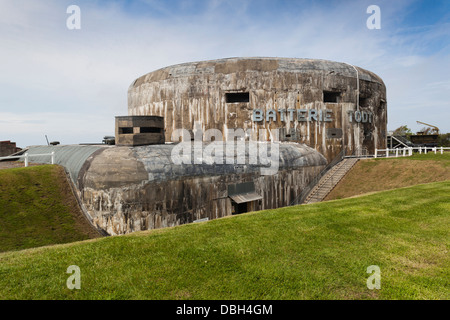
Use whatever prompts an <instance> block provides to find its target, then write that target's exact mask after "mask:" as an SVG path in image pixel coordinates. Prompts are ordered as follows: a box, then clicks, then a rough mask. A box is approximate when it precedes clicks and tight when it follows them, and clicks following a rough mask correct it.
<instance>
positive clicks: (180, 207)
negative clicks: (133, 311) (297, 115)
mask: <svg viewBox="0 0 450 320" xmlns="http://www.w3.org/2000/svg"><path fill="white" fill-rule="evenodd" d="M175 147H176V145H160V146H143V147H135V148H132V147H114V148H105V149H103V150H102V151H101V152H99V153H97V154H96V155H95V156H93V157H91V158H90V159H89V160H88V161H87V162H86V163H85V165H84V167H83V168H82V169H81V170H80V176H79V179H78V181H79V182H80V184H79V188H80V195H81V199H82V200H83V203H84V205H85V207H86V209H87V210H88V212H89V214H90V215H91V217H92V218H93V221H94V223H96V224H97V225H98V226H99V227H100V228H102V229H104V230H106V231H107V232H108V233H109V234H111V235H115V234H124V233H129V232H133V231H139V230H147V229H153V228H161V227H168V226H176V225H179V224H184V223H190V222H193V221H195V220H199V219H205V218H207V219H216V218H220V217H224V216H228V215H231V214H232V210H233V204H232V201H231V199H230V198H229V194H228V187H229V186H230V185H232V184H242V183H248V182H250V183H251V182H253V183H254V187H255V190H254V192H255V193H256V194H258V195H259V196H260V197H261V200H259V201H253V202H252V207H251V210H262V209H270V208H278V207H283V206H288V205H290V204H291V202H292V201H294V200H295V198H296V197H297V196H298V195H299V194H300V193H301V191H302V189H303V187H304V186H305V185H307V184H308V183H309V182H310V181H311V179H313V178H314V177H315V176H316V175H317V173H319V172H320V170H321V169H322V168H323V167H324V166H325V165H326V159H325V158H324V157H323V156H322V155H321V154H319V153H318V152H317V151H315V150H314V149H312V148H309V147H307V146H304V145H300V144H287V143H286V144H280V145H279V159H277V160H279V167H278V171H277V173H276V174H273V175H262V174H261V172H260V169H261V168H262V167H263V166H262V165H248V164H245V165H234V164H233V165H226V164H224V165H216V164H214V163H212V162H211V161H209V159H208V158H206V157H205V158H203V159H202V163H200V164H193V165H185V164H180V165H176V164H173V163H172V161H171V159H170V155H171V152H172V150H173V148H175ZM203 148H206V146H204V147H203ZM193 152H194V151H193Z"/></svg>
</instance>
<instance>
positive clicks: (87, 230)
mask: <svg viewBox="0 0 450 320" xmlns="http://www.w3.org/2000/svg"><path fill="white" fill-rule="evenodd" d="M96 237H99V235H98V234H97V232H96V231H95V230H93V228H92V227H91V226H90V225H89V223H88V222H87V221H86V219H85V218H84V216H82V213H81V211H80V209H79V207H78V205H77V202H76V200H75V198H74V196H73V194H72V191H71V189H70V186H69V184H68V182H67V180H66V177H65V173H64V169H63V168H62V167H60V166H51V165H46V166H33V167H28V168H15V169H4V170H0V252H2V251H10V250H21V249H27V248H33V247H38V246H44V245H51V244H57V243H68V242H73V241H79V240H86V239H90V238H96Z"/></svg>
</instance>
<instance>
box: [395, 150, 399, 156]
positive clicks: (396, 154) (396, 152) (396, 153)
mask: <svg viewBox="0 0 450 320" xmlns="http://www.w3.org/2000/svg"><path fill="white" fill-rule="evenodd" d="M395 157H396V158H397V157H398V148H395Z"/></svg>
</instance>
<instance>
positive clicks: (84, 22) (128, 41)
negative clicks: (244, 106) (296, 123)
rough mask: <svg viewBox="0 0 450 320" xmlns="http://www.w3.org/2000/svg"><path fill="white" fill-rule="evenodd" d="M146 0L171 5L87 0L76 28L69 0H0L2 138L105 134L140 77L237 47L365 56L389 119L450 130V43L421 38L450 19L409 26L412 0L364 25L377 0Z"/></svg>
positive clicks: (251, 52) (25, 140)
mask: <svg viewBox="0 0 450 320" xmlns="http://www.w3.org/2000/svg"><path fill="white" fill-rule="evenodd" d="M146 1H147V2H149V3H151V4H152V6H153V7H152V8H154V9H153V10H154V12H155V13H161V14H162V16H161V17H157V18H149V17H148V16H145V15H137V14H131V13H126V12H124V11H123V8H122V7H121V5H119V4H120V3H116V4H114V3H110V2H108V3H107V4H105V2H83V1H78V2H79V6H80V8H81V15H82V16H81V17H82V19H81V26H82V29H81V30H68V29H67V28H66V23H65V22H66V18H67V17H68V14H67V13H66V8H67V6H68V5H70V4H72V3H71V2H70V1H51V0H47V1H46V0H41V1H24V0H16V1H9V0H0V41H1V43H2V46H1V48H0V59H1V61H3V62H5V63H2V64H1V65H0V85H1V87H2V89H1V90H0V135H1V136H0V139H1V140H4V139H6V140H10V139H11V140H15V141H16V142H17V143H18V145H19V146H24V145H29V144H34V143H36V142H34V141H35V138H34V137H35V136H41V135H42V134H44V131H45V132H50V131H49V130H52V131H51V133H52V135H55V136H61V137H63V138H61V140H64V141H67V142H68V143H76V142H81V141H88V140H90V141H98V140H99V139H101V138H102V135H105V134H111V133H112V132H111V130H112V128H113V126H114V116H116V115H124V114H127V89H128V86H129V85H130V84H131V82H132V81H133V80H134V79H136V78H137V77H139V76H141V75H143V74H145V73H148V72H150V71H153V70H155V69H158V68H161V67H164V66H167V65H172V64H176V63H182V62H188V61H198V60H205V59H216V58H224V57H234V56H278V57H299V58H302V57H304V58H320V59H329V60H335V61H342V62H347V63H351V64H354V65H358V66H360V67H362V68H365V69H368V70H371V71H373V72H375V73H377V74H378V75H379V76H381V77H382V78H383V80H384V81H385V83H386V85H387V87H388V109H389V121H390V123H389V127H396V126H397V124H399V125H401V124H409V125H410V124H411V121H412V122H414V123H415V121H416V120H420V119H424V118H426V119H428V120H429V121H430V122H431V123H433V121H434V122H437V123H438V124H437V125H438V126H440V127H441V129H442V130H444V131H450V127H449V124H448V123H447V121H445V117H446V118H447V119H448V118H449V114H448V112H449V111H448V110H449V108H448V103H447V101H446V93H445V90H446V88H447V87H446V86H447V85H448V80H447V79H448V76H447V73H448V71H449V70H450V65H449V62H448V61H450V59H448V58H449V54H448V47H447V49H446V50H444V51H443V52H442V51H441V52H438V53H436V54H435V55H434V56H433V55H430V54H428V55H427V54H424V52H423V50H418V48H420V47H421V46H422V47H423V46H424V45H427V44H430V43H434V42H435V41H436V37H435V35H433V31H434V30H435V29H436V31H437V32H438V33H437V34H439V35H440V36H441V37H442V36H446V34H448V31H446V29H445V28H443V27H442V25H439V26H435V27H434V26H428V27H427V28H424V29H423V30H421V31H420V32H419V33H420V35H421V37H420V38H417V37H416V36H414V34H415V32H418V31H417V30H412V31H411V30H409V31H408V30H406V29H402V30H399V29H398V23H399V21H401V17H402V14H403V12H404V10H405V8H406V7H407V4H408V3H409V2H410V1H406V0H404V1H395V2H392V1H390V2H387V1H384V2H383V1H380V2H381V3H380V7H381V10H382V29H381V30H368V29H367V28H366V27H365V26H366V24H365V22H366V19H367V17H368V15H367V14H366V11H365V10H366V8H367V6H368V5H369V4H371V3H369V2H367V4H366V3H361V2H359V1H358V2H337V3H334V5H329V6H325V5H323V6H318V5H314V6H312V5H311V3H310V2H309V6H307V4H308V2H302V1H300V2H298V4H299V10H298V11H297V12H295V13H290V12H282V13H280V12H270V11H269V12H264V15H263V16H255V15H254V14H252V12H253V11H254V9H255V8H254V6H255V5H256V3H255V1H224V0H215V1H211V2H205V3H207V5H206V7H205V8H203V9H202V10H200V11H198V12H195V13H190V14H189V16H188V17H186V16H185V15H184V14H183V11H182V10H183V8H184V9H185V10H190V8H191V7H190V5H191V4H190V3H189V2H185V3H184V4H182V5H181V6H180V7H179V8H178V9H177V11H176V12H173V11H171V10H170V8H169V7H168V6H167V5H163V4H162V3H163V2H160V1H154V0H146ZM257 3H260V2H257ZM262 3H263V4H264V3H266V2H262ZM291 4H292V3H291ZM183 6H184V7H183ZM259 10H262V11H264V8H259ZM150 16H151V15H150ZM447 30H448V29H447ZM446 32H447V33H446ZM444 59H446V60H444ZM440 84H442V85H440ZM426 105H428V107H427V108H426V109H425V110H426V111H424V110H423V109H422V108H424V106H426ZM436 115H438V116H436ZM21 119H23V121H22V122H20V121H19V120H21ZM435 119H436V120H435ZM27 121H28V122H27ZM32 121H36V122H34V123H33V122H32ZM424 121H425V119H424ZM8 122H10V123H9V125H8ZM425 122H427V121H425ZM61 123H63V124H64V125H61ZM11 124H15V125H11ZM49 128H51V129H49ZM80 132H82V134H83V136H80ZM39 139H40V138H39Z"/></svg>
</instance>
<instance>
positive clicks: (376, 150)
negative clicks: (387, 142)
mask: <svg viewBox="0 0 450 320" xmlns="http://www.w3.org/2000/svg"><path fill="white" fill-rule="evenodd" d="M377 153H378V149H377V148H375V155H374V157H375V158H376V157H377Z"/></svg>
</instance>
